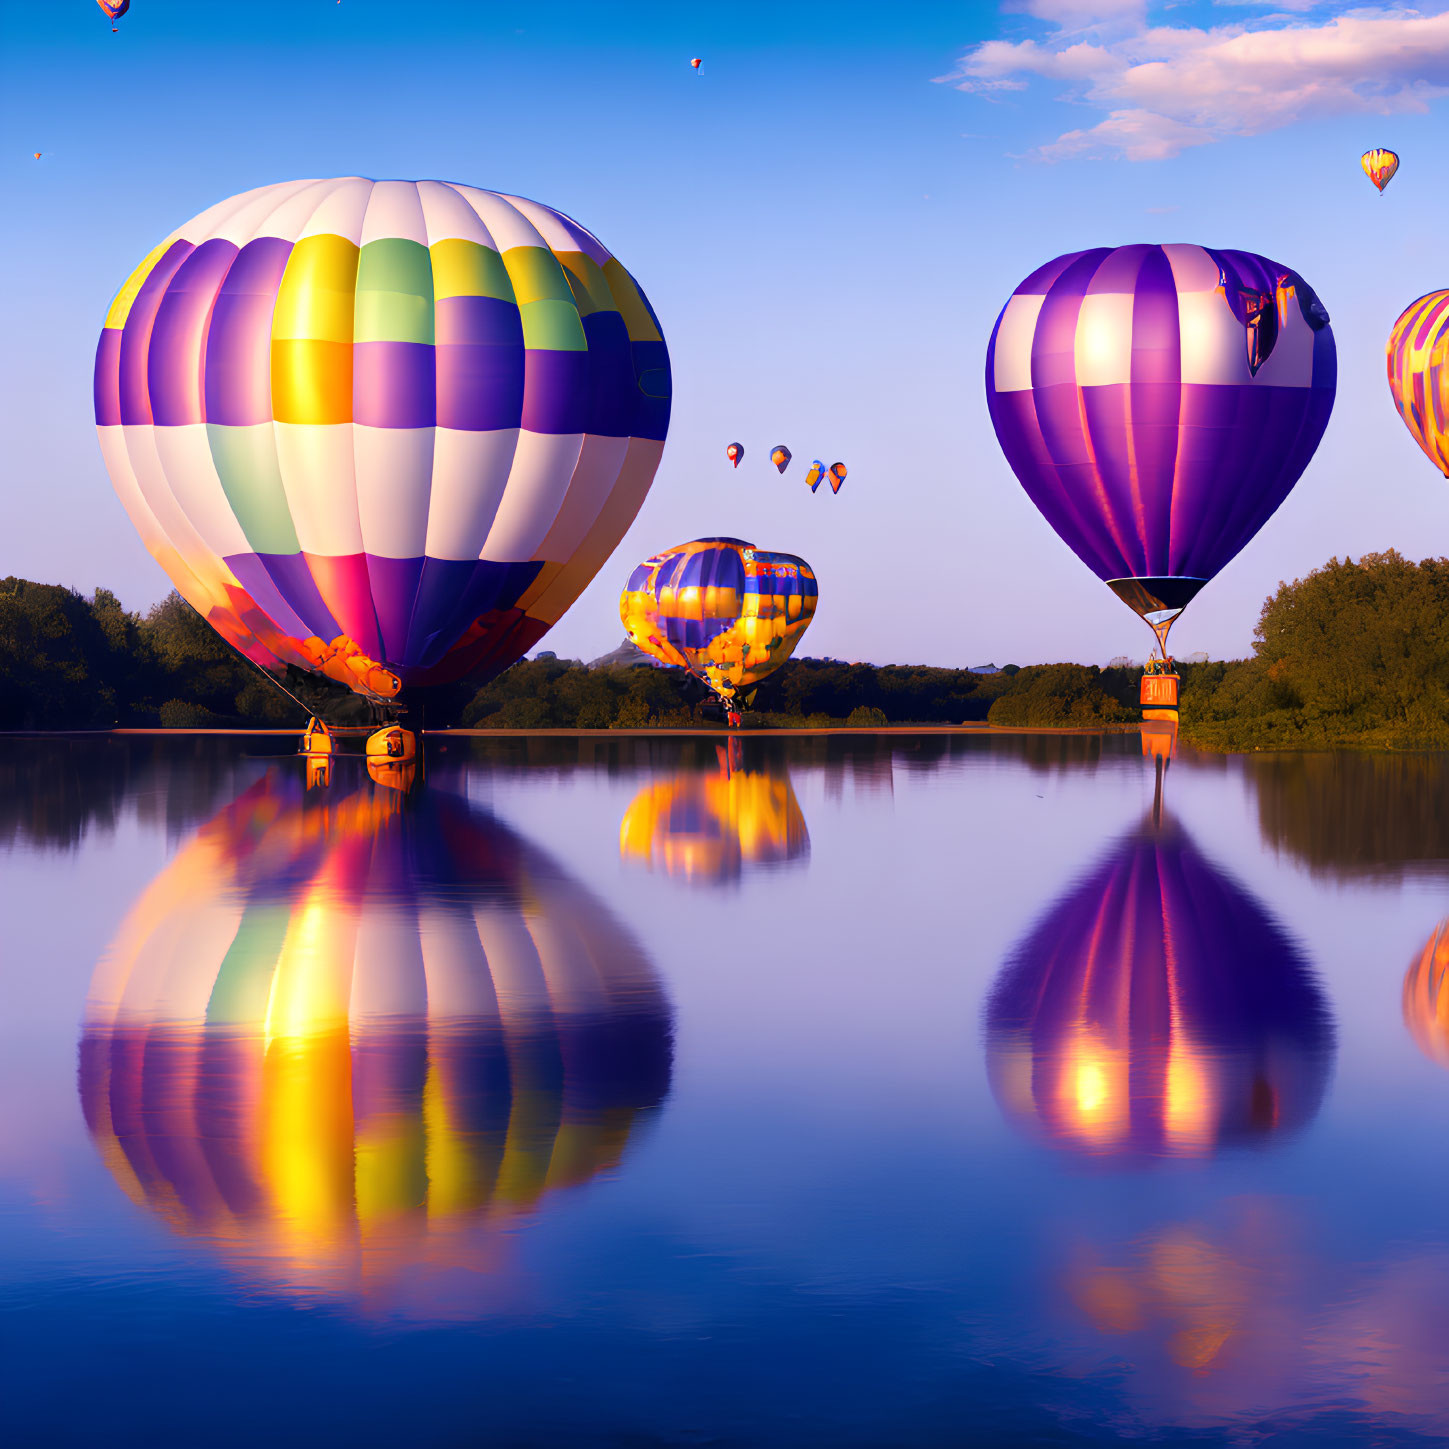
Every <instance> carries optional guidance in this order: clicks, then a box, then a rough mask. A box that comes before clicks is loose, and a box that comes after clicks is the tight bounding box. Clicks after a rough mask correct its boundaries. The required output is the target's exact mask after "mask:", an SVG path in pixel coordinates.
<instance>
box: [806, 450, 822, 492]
mask: <svg viewBox="0 0 1449 1449" xmlns="http://www.w3.org/2000/svg"><path fill="white" fill-rule="evenodd" d="M824 477H825V464H824V463H822V462H821V461H820V459H819V458H816V459H815V461H814V462H813V463H811V465H810V468H809V471H808V472H807V473H806V474H805V486H806V487H807V488H809V490H810V491H811V492H812V493H813V492H814V491H815V490H816V489H817V488H818V487H819V486H820V483H821V480H822V479H823V478H824Z"/></svg>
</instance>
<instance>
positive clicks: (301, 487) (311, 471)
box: [274, 422, 362, 555]
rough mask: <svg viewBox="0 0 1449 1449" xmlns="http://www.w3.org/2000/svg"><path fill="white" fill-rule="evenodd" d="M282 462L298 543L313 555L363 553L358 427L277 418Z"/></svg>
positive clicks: (283, 476)
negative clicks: (357, 470)
mask: <svg viewBox="0 0 1449 1449" xmlns="http://www.w3.org/2000/svg"><path fill="white" fill-rule="evenodd" d="M274 431H275V437H276V447H277V461H278V465H279V468H280V471H281V475H282V488H283V491H284V492H285V494H286V497H287V507H288V511H289V512H290V514H291V518H292V524H293V527H294V528H295V530H296V535H297V542H298V544H299V545H300V546H301V549H302V551H303V552H304V553H309V554H319V555H322V554H353V553H356V554H360V553H361V552H362V527H361V524H360V522H359V520H358V515H357V494H356V483H355V476H356V475H355V467H354V462H353V430H352V427H351V425H350V424H347V423H338V424H333V425H331V426H329V427H321V426H312V425H308V424H293V423H284V422H278V423H277V424H275V429H274Z"/></svg>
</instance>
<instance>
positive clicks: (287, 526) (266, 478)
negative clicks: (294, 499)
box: [206, 422, 301, 554]
mask: <svg viewBox="0 0 1449 1449" xmlns="http://www.w3.org/2000/svg"><path fill="white" fill-rule="evenodd" d="M206 435H207V446H208V448H209V449H210V452H211V461H212V465H213V467H214V468H215V470H216V474H217V477H218V478H219V480H220V482H221V486H222V489H223V491H224V492H225V493H226V498H227V502H228V504H229V505H230V507H231V510H232V512H233V513H234V514H235V515H236V519H237V522H238V523H239V524H240V525H241V529H242V532H243V534H244V535H245V536H246V543H247V550H248V551H249V552H252V553H258V554H273V553H292V554H295V553H300V552H301V545H300V544H299V543H298V541H297V530H296V529H295V528H294V527H293V525H292V514H291V511H290V509H289V507H288V504H287V494H286V490H285V489H284V488H283V486H282V472H281V467H280V465H279V464H278V461H277V439H276V432H275V429H274V428H273V426H272V424H271V423H270V422H264V423H256V424H253V425H252V426H251V427H228V426H225V425H223V424H219V423H208V424H207V425H206Z"/></svg>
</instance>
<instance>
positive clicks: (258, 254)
mask: <svg viewBox="0 0 1449 1449" xmlns="http://www.w3.org/2000/svg"><path fill="white" fill-rule="evenodd" d="M291 252H292V246H291V243H290V242H285V241H281V240H280V239H278V238H276V237H263V238H262V239H260V240H258V241H254V242H249V243H248V244H247V245H246V246H244V247H243V248H242V249H241V251H240V252H239V253H238V254H237V258H236V260H235V262H233V263H232V266H231V268H230V270H229V271H228V272H227V274H226V277H225V279H224V280H223V282H222V284H221V290H220V291H219V292H218V294H217V297H216V304H215V307H214V308H213V311H212V315H211V322H210V325H209V327H208V329H207V335H206V354H205V359H206V360H205V372H206V399H205V406H206V419H207V421H208V422H211V423H217V424H222V425H226V426H230V427H252V426H256V425H258V424H260V423H270V422H271V420H272V358H271V350H272V309H273V305H274V303H275V300H276V294H277V288H278V286H279V285H280V282H281V278H282V274H283V272H284V271H285V270H286V266H287V259H288V258H289V257H290V255H291Z"/></svg>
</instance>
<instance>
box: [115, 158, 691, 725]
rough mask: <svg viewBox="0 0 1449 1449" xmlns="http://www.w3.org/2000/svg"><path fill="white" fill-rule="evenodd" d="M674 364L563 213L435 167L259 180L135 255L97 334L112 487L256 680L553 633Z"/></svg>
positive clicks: (437, 664) (648, 464) (359, 677)
mask: <svg viewBox="0 0 1449 1449" xmlns="http://www.w3.org/2000/svg"><path fill="white" fill-rule="evenodd" d="M669 398H670V378H669V358H668V354H667V352H666V349H665V345H664V339H663V337H662V335H661V334H660V331H659V327H658V324H657V322H656V320H655V318H654V314H653V312H652V311H651V310H650V308H649V304H648V302H647V301H646V300H645V298H644V295H643V293H642V292H641V291H640V290H639V288H638V286H637V285H636V284H635V282H634V280H633V278H632V277H630V275H629V274H628V272H626V271H625V270H624V268H623V267H622V266H621V265H620V263H619V262H618V261H617V260H616V259H615V258H614V257H612V256H611V255H610V254H609V253H608V252H607V251H606V250H605V249H604V248H603V247H602V246H601V245H600V244H599V242H598V241H597V240H596V239H595V238H594V237H593V236H591V235H590V234H589V233H588V232H587V231H585V230H584V229H583V228H582V227H581V226H579V225H578V224H577V223H575V222H573V221H571V220H570V219H569V218H568V217H566V216H564V215H562V214H561V213H560V212H557V211H553V210H551V209H550V208H548V207H546V206H541V205H539V204H538V203H536V202H532V201H526V200H523V199H522V198H520V197H514V196H505V195H501V194H499V193H495V192H490V191H480V190H478V189H476V188H474V187H471V186H456V185H451V184H447V183H444V182H441V181H419V182H411V181H380V182H373V181H368V180H364V179H362V178H360V177H340V178H335V179H332V180H327V181H293V182H286V183H283V184H281V185H277V186H266V187H262V188H261V189H259V190H257V191H250V192H247V193H245V194H243V195H241V196H238V197H233V198H231V199H229V200H227V201H224V202H221V203H220V204H219V205H217V206H214V207H212V208H211V209H210V210H209V211H205V212H203V213H202V214H201V215H200V216H198V217H197V218H195V220H193V221H190V222H188V223H187V224H186V225H185V226H183V227H181V228H180V229H179V230H178V231H176V232H173V233H172V235H171V236H169V237H168V238H166V240H165V241H163V242H162V243H161V244H160V245H159V246H157V247H156V248H155V249H154V250H153V251H152V252H151V254H150V255H149V256H148V257H147V258H146V259H145V260H144V261H143V262H142V263H141V265H140V266H139V267H138V268H137V269H136V270H135V272H133V273H132V275H131V278H130V280H129V281H127V283H126V284H125V286H124V287H122V289H121V291H120V294H119V295H118V296H117V298H116V300H115V302H114V303H113V304H112V306H111V310H110V313H109V315H108V316H107V318H106V325H105V330H104V331H103V332H102V333H101V340H100V346H99V348H98V350H97V353H96V370H95V409H96V423H97V430H98V432H99V435H100V441H101V449H102V452H103V453H104V455H105V460H106V466H107V468H108V469H109V471H110V474H111V480H112V482H113V483H114V485H115V488H116V491H117V492H118V493H119V494H120V496H121V499H122V502H123V503H124V504H125V506H126V510H127V512H128V513H129V514H130V516H131V520H132V522H133V523H134V524H135V526H136V528H137V529H138V530H139V532H140V533H141V536H142V538H143V539H144V541H145V542H146V545H147V547H148V548H150V550H151V552H152V554H153V555H154V557H155V558H156V560H157V561H158V562H159V563H160V564H161V566H162V567H163V568H164V569H165V570H166V572H167V573H168V574H169V575H170V576H171V579H172V582H173V583H175V585H176V587H177V588H178V589H179V590H180V592H181V593H182V595H183V596H184V597H185V598H186V599H187V600H188V601H189V602H190V603H191V604H192V605H193V606H194V607H195V608H196V609H197V610H198V611H199V612H200V613H201V614H202V615H203V616H204V617H205V618H206V619H208V620H209V621H210V622H211V623H212V624H213V625H214V626H215V627H216V629H217V630H218V632H219V633H221V634H222V635H223V637H225V638H226V639H227V640H228V641H229V642H230V643H232V644H234V645H235V646H236V647H237V648H239V649H241V650H242V651H243V652H244V653H245V654H246V655H247V656H248V657H249V658H251V659H252V660H253V661H254V662H256V663H257V664H259V665H260V666H262V667H263V668H265V669H268V670H270V671H272V672H273V673H274V674H277V675H279V676H280V675H281V674H283V673H284V672H285V670H286V669H287V668H288V667H292V668H296V669H301V670H306V671H312V672H317V673H322V674H326V675H329V676H330V677H332V678H334V679H338V680H341V681H342V682H343V683H345V684H347V685H349V686H350V687H351V688H352V689H354V690H355V691H357V692H358V693H360V694H363V695H366V696H369V697H371V698H373V699H379V698H390V697H392V696H395V695H396V694H397V693H398V692H399V690H404V689H406V690H412V689H414V688H421V687H425V686H427V685H431V684H441V683H447V682H450V681H453V680H457V679H461V678H464V677H467V676H476V677H479V678H482V677H487V676H490V675H492V674H495V673H497V672H498V671H500V670H502V669H504V668H506V667H507V666H508V665H509V664H511V663H513V661H514V660H516V659H518V658H520V657H521V656H522V655H523V654H524V652H525V651H526V650H528V649H530V648H532V647H533V645H534V644H535V643H536V642H537V641H538V640H539V639H540V638H542V636H543V635H544V633H546V632H547V630H548V628H549V627H550V625H552V624H553V623H554V622H555V621H556V620H557V619H558V618H559V617H560V615H562V614H563V612H564V610H565V609H567V608H568V606H569V605H570V604H571V603H572V602H573V600H574V599H575V598H577V597H578V595H579V593H580V591H581V590H582V589H583V588H584V586H585V585H586V584H587V583H588V582H589V580H590V579H591V578H592V577H593V575H594V573H595V572H596V571H597V570H598V568H599V566H600V565H601V564H602V563H603V561H604V560H605V559H606V558H607V557H608V556H609V554H610V553H611V552H612V551H613V549H614V547H615V546H616V545H617V544H618V542H619V539H620V538H621V537H622V536H623V534H624V531H625V529H627V528H628V526H629V524H630V522H631V521H632V520H633V518H634V515H635V514H636V513H637V512H638V509H639V505H640V504H641V502H642V501H643V499H644V496H645V494H646V493H647V492H648V490H649V485H650V483H651V481H652V480H653V477H654V471H655V468H656V467H657V465H658V462H659V456H660V453H661V451H662V449H663V446H664V435H665V430H666V428H667V425H668V421H669Z"/></svg>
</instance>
